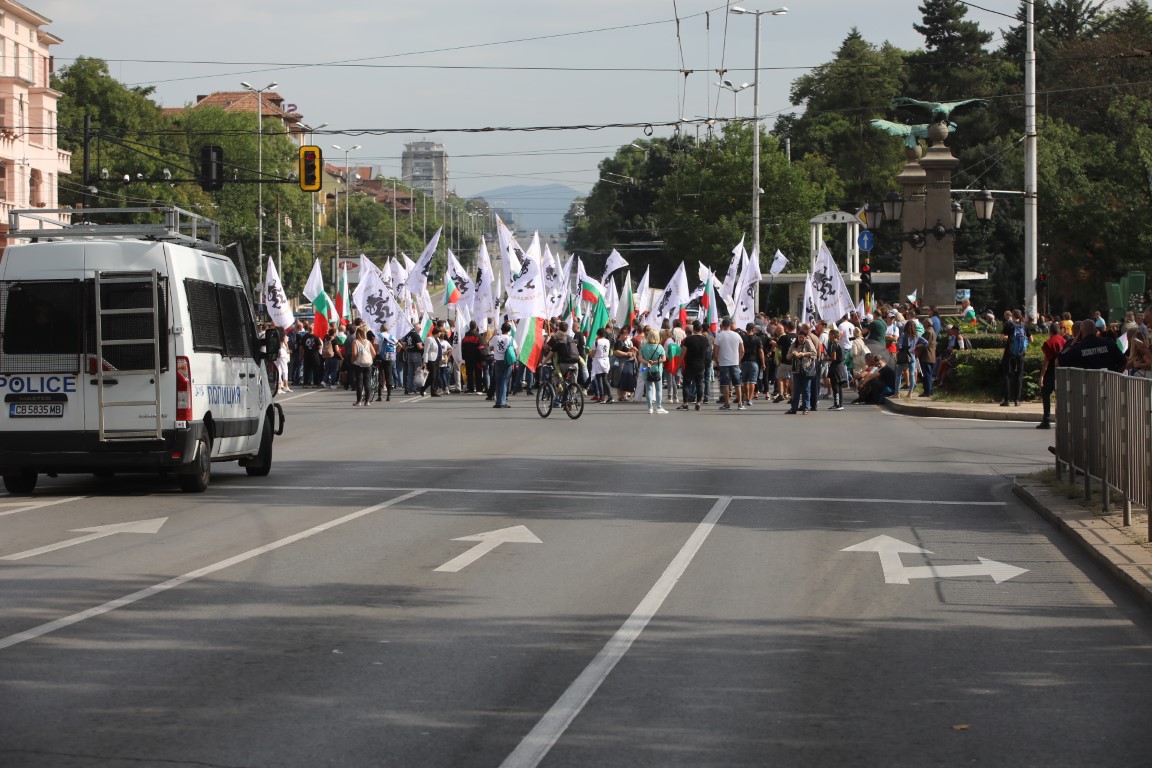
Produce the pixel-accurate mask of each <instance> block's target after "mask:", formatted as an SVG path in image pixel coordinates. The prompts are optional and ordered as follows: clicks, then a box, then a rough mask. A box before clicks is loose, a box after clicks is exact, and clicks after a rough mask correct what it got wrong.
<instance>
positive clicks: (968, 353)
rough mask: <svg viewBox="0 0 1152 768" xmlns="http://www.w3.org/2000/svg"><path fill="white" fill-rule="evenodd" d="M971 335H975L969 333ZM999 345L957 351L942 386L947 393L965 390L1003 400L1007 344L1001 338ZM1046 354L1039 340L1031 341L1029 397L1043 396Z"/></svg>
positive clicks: (1027, 357) (1026, 379) (1027, 364)
mask: <svg viewBox="0 0 1152 768" xmlns="http://www.w3.org/2000/svg"><path fill="white" fill-rule="evenodd" d="M969 338H970V339H971V337H969ZM997 341H999V342H1000V348H999V349H970V350H963V351H958V352H956V358H955V360H956V362H955V363H954V364H953V366H952V370H951V371H949V373H948V376H947V377H946V378H945V379H944V382H943V384H941V386H940V390H941V391H942V392H944V393H945V394H963V395H966V396H973V395H974V396H977V397H983V398H987V399H988V400H997V401H999V400H1001V399H1003V397H1004V368H1003V360H1004V348H1003V341H1000V339H999V337H997ZM1043 360H1044V354H1043V353H1042V352H1041V351H1040V345H1039V344H1030V345H1028V353H1027V354H1026V355H1025V356H1024V388H1023V397H1024V399H1025V400H1036V399H1038V398H1039V397H1040V385H1039V380H1040V364H1041V362H1042V361H1043Z"/></svg>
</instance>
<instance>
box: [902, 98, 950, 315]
mask: <svg viewBox="0 0 1152 768" xmlns="http://www.w3.org/2000/svg"><path fill="white" fill-rule="evenodd" d="M948 132H949V131H948V124H947V123H946V122H944V121H938V122H935V123H933V124H932V125H931V126H930V127H929V129H928V140H929V141H930V142H931V143H932V145H931V146H930V147H929V149H928V151H927V152H925V153H924V157H922V158H920V167H921V168H923V169H924V173H925V176H926V182H927V187H926V192H925V196H924V227H923V228H924V229H925V230H926V232H925V245H924V250H923V252H922V253H923V269H924V272H923V285H924V289H923V290H922V291H921V292H920V293H919V294H917V296H918V298H919V299H920V304H922V305H925V306H930V305H935V306H937V307H950V306H953V305H954V304H955V303H956V263H955V258H954V254H955V234H954V233H952V169H954V168H955V167H956V166H957V165H959V164H960V161H959V160H958V159H956V158H955V157H954V156H953V155H952V150H950V149H949V148H948V147H946V146H944V140H945V139H947V138H948ZM905 210H907V209H905ZM937 225H939V228H940V229H942V230H945V231H947V232H948V233H949V234H947V235H945V236H944V237H942V238H938V237H936V235H935V234H933V232H932V229H933V228H934V227H937ZM905 247H906V248H907V246H905ZM901 287H903V281H901ZM909 293H911V291H909ZM905 295H907V294H905Z"/></svg>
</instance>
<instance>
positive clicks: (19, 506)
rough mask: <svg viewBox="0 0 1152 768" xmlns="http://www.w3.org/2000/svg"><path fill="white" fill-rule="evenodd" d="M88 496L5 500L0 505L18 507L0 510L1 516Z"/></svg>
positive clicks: (78, 499)
mask: <svg viewBox="0 0 1152 768" xmlns="http://www.w3.org/2000/svg"><path fill="white" fill-rule="evenodd" d="M86 498H88V497H87V496H69V497H68V498H66V499H53V500H52V501H4V502H0V507H16V509H9V510H6V511H4V512H0V517H4V516H6V515H15V514H16V513H17V512H27V511H28V510H30V509H40V508H41V507H51V506H53V505H55V504H66V503H68V502H69V501H80V500H81V499H86Z"/></svg>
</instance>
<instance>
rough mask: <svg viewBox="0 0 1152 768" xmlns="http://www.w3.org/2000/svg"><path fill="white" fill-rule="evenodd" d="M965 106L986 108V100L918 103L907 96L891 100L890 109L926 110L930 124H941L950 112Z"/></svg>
mask: <svg viewBox="0 0 1152 768" xmlns="http://www.w3.org/2000/svg"><path fill="white" fill-rule="evenodd" d="M966 104H979V105H980V106H982V107H986V106H988V99H964V100H963V101H920V100H919V99H910V98H908V97H907V96H898V97H896V98H895V99H892V108H893V109H895V108H896V107H916V108H919V109H923V110H926V111H927V112H928V113H929V114H931V115H932V122H934V123H942V122H944V121H945V120H947V119H948V117H949V116H950V115H951V114H952V110H954V109H957V108H959V107H963V106H964V105H966Z"/></svg>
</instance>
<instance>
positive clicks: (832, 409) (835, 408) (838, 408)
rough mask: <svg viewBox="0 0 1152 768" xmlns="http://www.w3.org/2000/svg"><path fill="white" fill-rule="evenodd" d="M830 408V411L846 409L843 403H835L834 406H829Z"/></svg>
mask: <svg viewBox="0 0 1152 768" xmlns="http://www.w3.org/2000/svg"><path fill="white" fill-rule="evenodd" d="M828 410H830V411H842V410H844V406H842V405H834V406H832V407H831V408H829V409H828Z"/></svg>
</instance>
